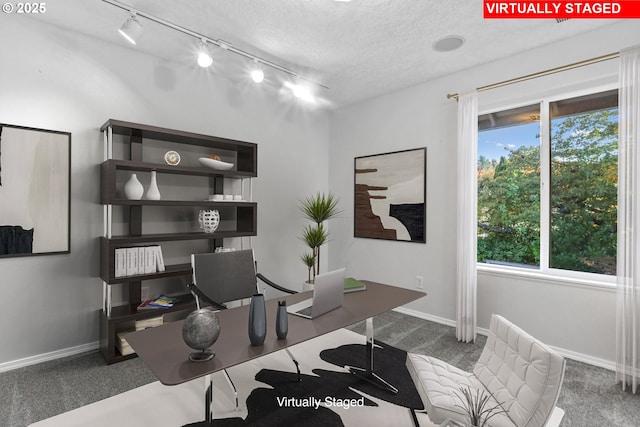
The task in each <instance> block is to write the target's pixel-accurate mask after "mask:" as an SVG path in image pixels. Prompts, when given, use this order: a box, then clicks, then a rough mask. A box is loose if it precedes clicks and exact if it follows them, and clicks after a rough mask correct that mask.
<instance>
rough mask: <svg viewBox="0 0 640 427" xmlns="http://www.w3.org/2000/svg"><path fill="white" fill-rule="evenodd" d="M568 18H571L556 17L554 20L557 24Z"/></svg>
mask: <svg viewBox="0 0 640 427" xmlns="http://www.w3.org/2000/svg"><path fill="white" fill-rule="evenodd" d="M569 19H571V18H556V22H557V23H558V24H559V23H561V22H564V21H568V20H569Z"/></svg>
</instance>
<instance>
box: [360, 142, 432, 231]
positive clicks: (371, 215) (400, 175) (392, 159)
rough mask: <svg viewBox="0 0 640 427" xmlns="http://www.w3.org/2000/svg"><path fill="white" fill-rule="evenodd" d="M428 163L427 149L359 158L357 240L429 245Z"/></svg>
mask: <svg viewBox="0 0 640 427" xmlns="http://www.w3.org/2000/svg"><path fill="white" fill-rule="evenodd" d="M426 161H427V149H426V148H416V149H412V150H404V151H396V152H392V153H385V154H377V155H371V156H363V157H356V158H355V171H354V180H355V194H354V202H355V207H354V236H355V237H366V238H372V239H386V240H400V241H409V242H419V243H424V242H426V236H425V221H426V216H425V207H426Z"/></svg>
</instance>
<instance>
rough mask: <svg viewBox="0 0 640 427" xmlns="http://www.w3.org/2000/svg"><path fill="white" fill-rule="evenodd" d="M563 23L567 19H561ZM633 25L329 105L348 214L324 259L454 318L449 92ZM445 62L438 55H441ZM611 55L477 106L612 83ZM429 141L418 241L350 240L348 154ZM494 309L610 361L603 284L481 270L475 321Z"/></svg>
mask: <svg viewBox="0 0 640 427" xmlns="http://www.w3.org/2000/svg"><path fill="white" fill-rule="evenodd" d="M567 24H570V22H568V23H567ZM639 36H640V23H639V22H638V21H635V20H634V21H631V20H629V21H624V22H619V23H616V24H613V25H610V26H607V27H603V28H601V29H599V30H597V31H594V32H591V33H587V34H584V35H582V36H579V37H575V38H572V39H567V40H564V41H562V42H559V43H555V44H552V45H547V46H544V47H541V48H538V49H535V50H532V51H528V52H523V53H522V54H519V55H517V56H513V57H510V58H506V59H504V60H500V61H495V62H492V63H487V64H484V65H482V66H479V67H475V68H473V69H470V70H466V71H462V72H459V73H455V74H452V75H449V76H445V77H442V78H439V79H436V80H433V81H430V82H426V83H424V84H420V85H417V86H414V87H411V88H408V89H405V90H401V91H398V92H395V93H392V94H390V95H387V96H383V97H380V98H376V99H373V100H370V101H368V102H363V103H361V104H358V105H354V106H350V107H346V108H343V109H341V110H338V111H335V112H333V113H332V116H331V131H330V135H331V137H330V138H331V143H330V174H329V175H330V188H331V189H332V191H334V192H335V193H336V194H337V195H338V196H339V197H340V198H341V199H342V201H343V206H344V207H345V215H344V217H345V218H346V219H345V220H344V221H342V222H340V223H336V224H333V225H332V226H331V231H332V234H333V236H334V240H333V241H332V242H331V246H330V247H331V252H330V265H331V266H332V267H338V266H341V265H345V264H346V266H347V268H348V272H349V274H351V275H354V276H357V277H361V278H368V279H371V280H376V281H380V282H385V283H390V284H394V285H398V286H402V287H407V288H414V287H415V282H416V276H423V277H424V278H425V291H426V292H427V293H428V296H427V297H426V298H422V299H421V300H419V301H417V302H414V303H412V304H411V305H409V308H410V309H413V310H416V311H419V312H422V313H424V314H426V315H427V316H437V317H440V318H444V319H448V320H453V319H455V263H456V243H455V236H456V225H455V221H456V120H457V107H456V102H455V101H454V100H447V98H446V95H447V93H457V92H461V91H465V90H469V89H472V88H475V87H479V86H483V85H487V84H491V83H495V82H499V81H502V80H506V79H510V78H513V77H517V76H521V75H526V74H530V73H533V72H536V71H541V70H545V69H548V68H552V67H557V66H561V65H565V64H568V63H571V62H575V61H580V60H583V59H587V58H591V57H595V56H600V55H604V54H608V53H611V52H615V51H618V50H620V49H621V48H624V47H628V46H630V45H632V44H634V43H638V42H639V41H640V37H639ZM442 60H443V61H446V60H447V57H446V54H443V55H442ZM616 72H617V60H614V61H609V62H607V63H603V64H599V65H594V66H590V67H584V68H581V69H578V70H575V71H572V72H568V73H561V74H556V75H554V76H551V77H547V78H544V79H537V80H532V81H529V82H527V83H523V84H518V85H512V86H509V87H506V88H502V89H499V90H494V91H488V92H483V93H481V94H480V96H479V104H480V109H481V110H482V109H488V108H492V107H496V106H502V107H508V106H510V105H512V104H514V103H519V102H523V101H527V100H528V101H531V100H533V102H536V101H540V98H541V96H542V95H547V94H549V93H557V92H567V93H573V92H575V91H579V90H581V89H584V88H585V87H600V86H602V85H604V84H610V83H612V82H614V83H615V82H616V79H617V76H616ZM423 146H426V147H427V228H426V238H427V243H426V244H416V243H403V242H389V241H380V240H370V239H355V238H353V223H352V218H353V158H354V157H357V156H362V155H369V154H377V153H384V152H389V151H395V150H401V149H408V148H416V147H423ZM491 313H500V314H503V315H505V316H507V317H508V318H510V319H511V320H512V321H514V322H515V323H517V324H519V325H520V326H521V327H522V328H524V329H525V330H528V331H530V332H531V333H532V334H534V335H535V336H537V337H539V338H540V339H542V340H543V341H545V342H547V343H548V344H550V345H554V346H557V347H561V348H564V349H567V350H569V351H570V352H574V353H579V354H580V355H583V356H585V358H591V360H592V361H595V362H597V363H600V364H607V361H612V360H614V348H615V340H614V333H615V321H614V315H615V293H614V292H612V291H611V290H610V289H608V290H607V289H602V288H592V287H584V286H575V285H574V284H563V283H562V282H552V281H542V282H541V281H540V280H532V279H523V278H520V277H516V276H504V275H499V276H496V275H495V274H487V273H480V274H479V275H478V323H479V326H481V327H484V328H488V325H489V317H490V315H491Z"/></svg>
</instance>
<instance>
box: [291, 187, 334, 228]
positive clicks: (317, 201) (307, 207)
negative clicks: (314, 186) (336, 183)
mask: <svg viewBox="0 0 640 427" xmlns="http://www.w3.org/2000/svg"><path fill="white" fill-rule="evenodd" d="M300 210H301V211H302V213H303V214H304V215H305V216H306V217H307V219H309V220H311V221H313V222H315V223H316V224H321V223H323V222H325V221H327V220H329V219H331V218H333V217H334V216H336V215H338V214H339V213H340V211H339V210H338V199H337V198H336V197H335V196H334V195H333V194H331V193H329V194H324V193H316V194H314V195H312V196H308V197H306V198H305V199H304V200H302V202H301V203H300Z"/></svg>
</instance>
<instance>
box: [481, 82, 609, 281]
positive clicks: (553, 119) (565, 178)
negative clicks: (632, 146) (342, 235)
mask: <svg viewBox="0 0 640 427" xmlns="http://www.w3.org/2000/svg"><path fill="white" fill-rule="evenodd" d="M617 101H618V93H617V90H612V91H607V92H602V93H597V94H591V95H587V96H581V97H576V98H570V99H562V100H555V101H552V102H548V101H543V102H541V103H540V104H535V105H529V106H525V107H520V108H516V109H511V110H507V111H500V112H494V113H489V114H484V115H482V116H480V117H479V118H478V262H483V263H491V264H502V265H510V266H517V267H524V268H533V269H538V270H543V271H544V270H549V269H555V270H556V271H557V270H566V271H573V272H586V273H598V274H607V275H615V273H616V271H615V269H616V225H617V224H616V215H617V180H618V152H617V149H618V139H617V138H618V115H617V111H618V108H617Z"/></svg>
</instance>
